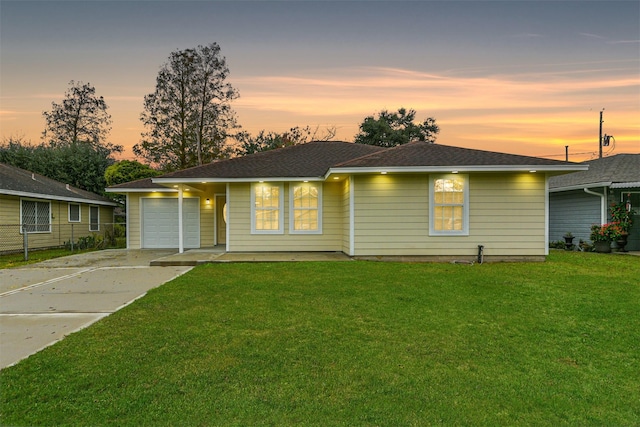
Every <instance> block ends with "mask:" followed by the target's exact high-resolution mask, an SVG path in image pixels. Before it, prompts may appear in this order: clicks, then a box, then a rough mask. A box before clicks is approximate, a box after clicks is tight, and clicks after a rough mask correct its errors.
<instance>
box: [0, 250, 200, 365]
mask: <svg viewBox="0 0 640 427" xmlns="http://www.w3.org/2000/svg"><path fill="white" fill-rule="evenodd" d="M173 253H175V251H167V250H120V249H116V250H104V251H97V252H91V253H86V254H80V255H71V256H68V257H62V258H56V259H52V260H49V261H44V262H41V263H37V264H31V265H28V266H25V267H22V268H12V269H4V270H0V369H2V368H5V367H7V366H11V365H13V364H15V363H17V362H18V361H20V360H22V359H24V358H26V357H28V356H30V355H31V354H34V353H36V352H38V351H40V350H42V349H43V348H45V347H47V346H49V345H51V344H53V343H55V342H57V341H59V340H61V339H63V338H64V337H65V336H66V335H69V334H71V333H73V332H75V331H78V330H80V329H82V328H85V327H87V326H89V325H91V324H92V323H94V322H96V321H98V320H100V319H102V318H103V317H105V316H108V315H109V314H111V313H113V312H115V311H117V310H119V309H120V308H122V307H124V306H126V305H128V304H129V303H131V302H132V301H134V300H136V299H138V298H140V297H141V296H143V295H144V294H145V293H146V292H147V291H148V290H149V289H152V288H155V287H157V286H160V285H161V284H163V283H165V282H167V281H169V280H171V279H173V278H175V277H178V276H179V275H181V274H183V273H185V272H187V271H189V270H190V269H191V268H192V267H188V266H172V267H151V266H150V263H151V261H153V260H155V259H158V258H161V257H165V256H168V255H171V254H173Z"/></svg>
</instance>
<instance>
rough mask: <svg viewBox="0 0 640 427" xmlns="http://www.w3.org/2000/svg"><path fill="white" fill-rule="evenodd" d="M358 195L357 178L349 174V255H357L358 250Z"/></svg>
mask: <svg viewBox="0 0 640 427" xmlns="http://www.w3.org/2000/svg"><path fill="white" fill-rule="evenodd" d="M355 209H356V195H355V179H354V177H353V175H349V256H355V254H356V253H355V252H356V213H355Z"/></svg>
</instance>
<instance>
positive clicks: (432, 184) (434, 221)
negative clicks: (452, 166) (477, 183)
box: [429, 174, 469, 236]
mask: <svg viewBox="0 0 640 427" xmlns="http://www.w3.org/2000/svg"><path fill="white" fill-rule="evenodd" d="M429 188H430V189H429V206H430V209H429V211H430V212H429V213H430V215H429V234H430V235H435V236H438V235H440V236H467V235H468V234H469V177H468V176H467V175H463V174H447V175H432V176H430V178H429Z"/></svg>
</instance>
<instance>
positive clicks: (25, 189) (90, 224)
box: [0, 163, 118, 252]
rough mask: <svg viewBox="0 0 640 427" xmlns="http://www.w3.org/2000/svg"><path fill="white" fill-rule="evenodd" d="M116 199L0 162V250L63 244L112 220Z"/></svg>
mask: <svg viewBox="0 0 640 427" xmlns="http://www.w3.org/2000/svg"><path fill="white" fill-rule="evenodd" d="M116 206H118V204H117V203H114V202H112V201H111V200H109V199H108V198H106V197H103V196H100V195H97V194H94V193H90V192H88V191H84V190H80V189H78V188H74V187H71V186H70V185H68V184H63V183H61V182H58V181H55V180H53V179H50V178H47V177H45V176H42V175H38V174H34V173H31V172H29V171H26V170H24V169H20V168H17V167H15V166H10V165H7V164H4V163H0V252H8V251H15V250H20V249H22V248H23V241H24V239H23V237H24V236H23V231H25V230H26V232H27V233H28V244H29V248H46V247H57V246H62V245H64V243H65V242H67V241H70V240H71V236H72V233H73V236H74V240H77V239H78V238H79V237H81V236H87V235H90V234H92V233H98V232H100V231H101V227H102V226H103V224H105V223H108V224H112V223H113V212H114V208H115V207H116Z"/></svg>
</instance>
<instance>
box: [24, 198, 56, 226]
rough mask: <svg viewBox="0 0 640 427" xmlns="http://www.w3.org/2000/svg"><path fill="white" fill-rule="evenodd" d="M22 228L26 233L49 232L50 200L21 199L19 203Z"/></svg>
mask: <svg viewBox="0 0 640 427" xmlns="http://www.w3.org/2000/svg"><path fill="white" fill-rule="evenodd" d="M20 218H21V219H22V229H23V230H24V231H26V232H27V233H50V232H51V202H39V201H36V200H22V203H21V204H20Z"/></svg>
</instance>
